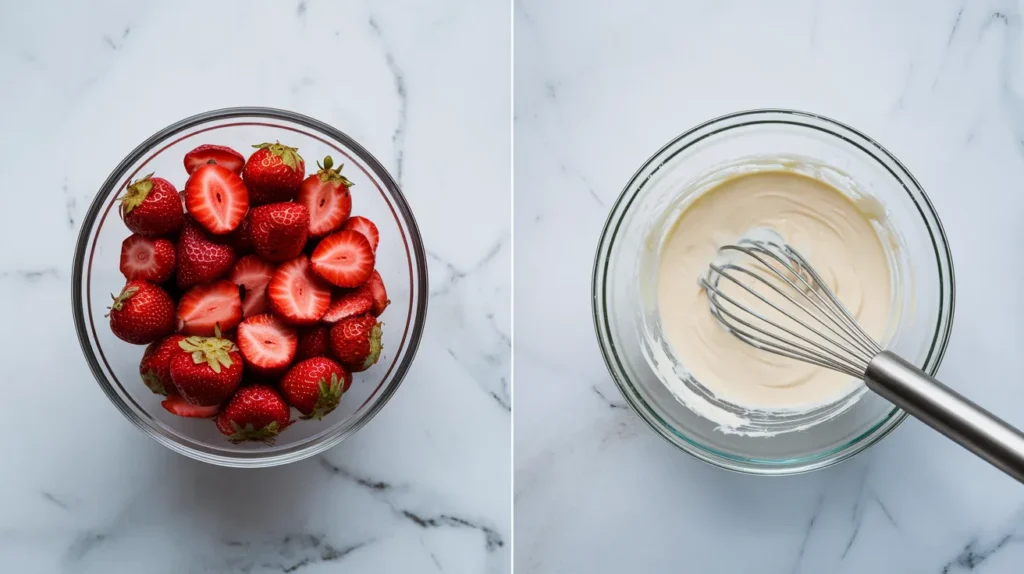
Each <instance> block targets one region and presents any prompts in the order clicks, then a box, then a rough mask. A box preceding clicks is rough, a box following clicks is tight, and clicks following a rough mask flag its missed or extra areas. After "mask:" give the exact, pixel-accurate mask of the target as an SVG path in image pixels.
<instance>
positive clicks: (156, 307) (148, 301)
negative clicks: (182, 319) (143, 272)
mask: <svg viewBox="0 0 1024 574" xmlns="http://www.w3.org/2000/svg"><path fill="white" fill-rule="evenodd" d="M111 297H113V298H114V303H113V304H112V305H111V306H110V314H109V315H108V316H109V317H110V330H111V331H113V332H114V335H116V336H117V338H118V339H121V340H122V341H127V342H129V343H134V344H136V345H148V344H150V343H152V342H153V341H156V340H157V339H159V338H161V337H164V336H167V335H170V334H171V333H172V332H174V301H172V300H171V298H170V297H169V296H168V295H167V293H165V292H164V290H163V289H161V288H159V287H157V286H156V285H153V284H152V283H150V282H148V281H141V280H138V279H136V280H134V281H129V282H128V284H127V285H125V286H124V289H122V290H121V294H120V295H116V296H115V295H111Z"/></svg>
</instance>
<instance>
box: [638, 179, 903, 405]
mask: <svg viewBox="0 0 1024 574" xmlns="http://www.w3.org/2000/svg"><path fill="white" fill-rule="evenodd" d="M873 217H875V215H872V214H871V213H869V212H868V211H865V210H863V209H861V208H860V207H859V206H858V205H857V203H855V202H854V201H853V200H851V199H850V198H848V197H847V196H846V195H844V194H843V193H842V192H841V191H839V190H838V189H836V188H834V187H832V186H831V185H829V184H828V183H825V182H823V181H819V180H817V179H813V178H811V177H808V176H804V175H801V174H798V173H794V172H787V171H769V172H761V173H754V174H749V175H742V176H738V177H734V178H731V179H727V180H725V181H723V182H722V183H720V184H718V185H716V186H714V187H713V188H711V189H709V190H708V191H707V192H705V193H704V194H703V195H702V196H701V197H699V198H698V199H697V200H696V201H694V203H693V204H692V205H690V206H689V207H688V208H686V209H685V210H684V211H683V213H682V214H681V215H680V217H679V219H678V220H677V221H676V223H675V225H674V227H673V228H672V229H671V231H670V232H669V234H668V236H667V238H666V239H665V241H664V243H663V246H662V255H661V261H660V266H659V273H658V291H657V295H658V306H659V313H660V316H661V322H662V327H663V329H664V333H665V337H666V338H667V340H668V342H669V343H670V344H671V346H672V348H673V350H674V352H675V354H676V356H677V358H678V360H679V361H680V362H681V363H682V365H683V366H684V367H685V369H686V370H687V371H688V372H689V373H690V374H692V375H693V376H694V377H696V379H697V380H698V381H699V382H700V383H701V384H702V385H703V386H704V387H706V388H707V389H708V390H709V391H711V392H712V393H714V394H715V395H716V396H717V397H718V398H719V399H722V400H725V401H728V402H730V403H733V404H735V405H739V406H741V407H746V408H755V409H794V410H800V409H806V408H809V407H813V406H817V405H822V404H827V403H830V402H833V401H835V400H838V399H840V398H842V397H843V396H845V395H846V394H847V393H849V392H850V391H851V390H852V389H853V388H854V385H857V384H859V383H858V382H857V381H854V380H852V379H851V378H850V377H849V376H848V375H843V374H839V373H835V372H832V371H829V370H827V369H824V368H821V367H817V366H813V365H807V364H804V363H800V362H798V361H795V360H793V359H788V358H785V357H780V356H778V355H774V354H772V353H769V352H766V351H763V350H759V349H755V348H753V347H750V346H748V345H747V344H746V343H743V342H742V341H740V340H738V339H737V338H735V337H734V336H733V335H731V334H730V333H729V332H728V331H726V330H725V329H724V328H723V327H722V326H721V325H720V324H719V323H718V321H717V320H716V319H715V318H714V317H713V316H712V315H711V313H710V311H709V310H708V301H707V297H706V295H705V293H704V291H703V290H702V289H701V287H700V286H699V284H698V280H699V278H700V277H701V276H703V275H704V274H705V273H707V270H708V264H709V263H711V262H712V261H714V260H715V258H716V255H717V251H718V248H719V247H720V246H722V245H724V244H728V243H735V242H736V241H737V240H738V239H739V238H741V237H743V236H744V235H745V234H747V233H749V232H750V231H751V230H753V229H761V228H768V229H771V230H774V231H775V232H777V233H778V234H780V235H781V236H782V237H783V238H784V239H785V240H786V242H787V243H789V244H790V245H791V246H793V247H794V248H795V249H796V250H797V251H799V252H800V253H801V254H802V255H803V256H804V257H805V258H807V259H808V261H809V262H810V263H811V265H812V266H813V267H814V268H815V269H816V270H817V271H818V273H819V274H820V275H821V276H822V278H823V279H824V280H825V282H826V283H827V284H828V286H829V287H830V288H831V289H832V290H833V292H835V294H836V296H837V297H838V298H839V300H840V301H842V303H843V304H844V305H845V306H846V307H847V309H849V310H850V312H851V313H852V314H853V315H854V316H855V317H856V319H857V321H858V322H859V323H860V325H861V326H862V327H863V328H864V330H865V331H867V332H868V333H869V334H870V335H871V336H872V337H874V338H875V340H880V339H881V338H882V337H883V335H884V334H885V330H886V328H887V325H888V322H889V314H890V305H891V297H890V293H891V289H892V287H891V281H890V270H889V263H888V259H887V257H886V252H885V250H884V249H883V246H882V242H881V240H880V239H879V235H878V233H877V232H876V230H875V228H874V227H873V226H872V218H873Z"/></svg>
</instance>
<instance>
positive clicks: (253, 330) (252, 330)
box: [238, 314, 298, 376]
mask: <svg viewBox="0 0 1024 574" xmlns="http://www.w3.org/2000/svg"><path fill="white" fill-rule="evenodd" d="M297 345H298V335H297V334H296V332H295V329H293V328H291V327H289V326H288V325H285V324H284V323H283V322H281V321H280V320H278V319H277V318H276V317H274V316H273V315H270V314H264V315H255V316H253V317H249V318H248V319H246V320H245V321H242V323H241V324H240V325H239V326H238V349H239V350H240V351H241V353H242V359H244V360H245V364H246V367H247V368H249V369H251V370H252V371H253V373H255V374H257V375H260V376H273V375H277V374H281V373H283V372H285V370H286V369H287V368H288V365H290V364H291V363H292V360H293V359H294V358H295V350H296V347H297Z"/></svg>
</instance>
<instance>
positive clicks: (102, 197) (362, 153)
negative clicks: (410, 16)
mask: <svg viewBox="0 0 1024 574" xmlns="http://www.w3.org/2000/svg"><path fill="white" fill-rule="evenodd" d="M245 117H250V118H268V119H272V120H280V121H284V122H291V123H294V124H298V125H300V126H302V127H304V128H307V129H310V130H313V131H316V132H319V133H320V134H322V135H324V136H327V137H329V138H332V139H334V140H336V141H337V142H339V143H341V144H342V145H343V146H345V147H346V148H348V149H349V150H351V151H352V152H353V153H354V154H355V155H356V156H357V157H358V158H359V160H360V161H363V162H364V163H365V164H366V166H367V167H368V168H369V169H370V170H371V171H372V172H373V173H374V175H375V176H376V177H377V178H379V179H380V181H381V183H382V184H383V186H384V188H385V190H386V191H387V194H388V195H389V196H390V198H391V200H392V201H394V203H395V209H396V210H397V211H398V213H399V214H400V215H401V219H402V220H403V223H404V224H405V225H406V226H407V228H408V232H409V244H410V248H411V250H412V253H413V257H414V259H415V261H413V262H412V265H411V267H412V269H413V273H414V276H415V277H416V279H417V286H416V289H415V290H414V292H413V293H412V294H411V295H412V296H413V297H415V298H416V307H415V309H414V312H413V316H412V324H411V330H410V332H409V338H408V346H407V347H406V350H405V356H404V357H403V358H402V360H401V362H399V363H398V364H396V365H395V370H394V373H393V377H392V380H391V383H390V384H388V385H387V386H386V387H385V388H383V389H381V391H380V392H381V395H380V397H379V398H378V399H377V401H376V402H374V404H372V405H370V408H369V409H367V410H366V412H364V413H363V414H362V415H360V416H359V417H358V418H357V419H356V420H354V421H353V423H352V424H351V426H349V427H348V428H345V429H342V428H339V429H337V430H336V431H334V432H331V433H329V434H327V435H324V436H322V437H321V438H320V439H319V440H318V441H316V442H307V443H304V444H302V445H301V446H297V447H296V448H294V449H286V450H283V451H281V452H277V453H274V454H273V455H269V456H259V455H258V454H255V455H254V456H246V457H233V456H226V455H220V454H213V453H209V452H205V451H203V450H199V449H196V448H193V447H192V446H189V445H187V444H183V443H182V442H179V441H178V440H176V439H175V438H173V437H171V436H169V435H167V434H165V433H163V432H160V431H159V430H157V429H155V428H153V425H152V424H151V423H150V422H148V421H145V420H143V419H141V418H140V417H139V416H138V415H137V414H136V413H135V412H134V411H133V410H132V409H131V408H130V407H129V406H128V405H126V404H125V403H124V401H123V400H122V399H121V397H120V396H119V395H118V393H117V391H116V390H115V389H114V388H113V386H112V385H111V383H110V381H108V380H107V377H106V375H105V374H104V372H103V369H102V367H101V366H100V364H99V362H98V361H97V359H96V356H95V353H94V352H93V350H92V342H91V341H92V339H91V337H90V334H89V330H88V327H87V324H86V323H87V318H86V317H85V313H84V311H83V301H84V300H83V292H82V281H83V277H84V272H85V261H86V255H87V248H88V246H89V243H90V241H91V238H92V233H91V232H90V231H91V230H92V229H93V226H94V225H95V223H96V220H97V218H98V217H99V215H100V213H101V212H102V210H103V208H104V206H105V204H106V201H107V199H108V197H109V195H110V193H111V192H113V191H114V190H116V189H117V187H118V185H119V182H121V180H122V179H123V178H124V177H125V176H126V175H127V174H128V171H129V170H130V169H131V167H132V166H133V165H135V164H136V163H137V162H138V161H139V160H141V159H142V158H143V157H144V156H145V155H146V154H147V153H149V152H151V151H152V150H153V149H154V148H156V147H157V146H159V145H160V144H161V143H163V142H165V141H166V140H167V139H169V138H170V137H172V136H174V135H176V134H178V133H181V132H183V131H185V130H188V129H190V128H194V127H197V126H201V125H203V124H207V123H211V122H216V121H221V120H227V119H237V118H245ZM428 282H429V275H428V271H427V263H426V248H425V247H424V245H423V236H422V235H421V233H420V230H419V226H418V225H417V223H416V218H415V216H414V215H413V213H412V209H411V207H410V206H409V203H408V202H407V201H406V199H405V195H404V194H403V193H402V191H401V189H400V188H399V186H398V183H397V182H396V181H395V180H394V178H393V177H392V176H391V174H390V173H389V172H388V170H387V169H386V168H385V167H384V165H383V164H381V163H380V161H378V160H377V158H376V157H374V156H373V154H371V153H370V152H369V151H367V150H366V148H364V147H363V146H362V145H360V144H359V143H358V142H356V141H355V140H354V139H353V138H351V137H350V136H348V135H347V134H345V133H343V132H342V131H340V130H338V129H336V128H334V127H332V126H330V125H328V124H326V123H324V122H321V121H320V120H317V119H314V118H311V117H309V116H306V115H303V114H299V113H296V112H292V111H288V110H282V109H277V108H268V107H231V108H221V109H216V110H210V111H206V112H202V113H199V114H196V115H193V116H190V117H187V118H185V119H182V120H179V121H177V122H175V123H173V124H171V125H169V126H167V127H165V128H163V129H161V130H159V131H157V132H156V133H154V134H153V135H152V136H150V137H148V138H146V139H145V140H144V141H143V142H142V143H141V144H139V145H138V146H136V147H135V149H133V150H132V151H131V152H130V153H129V154H128V155H127V156H125V158H124V159H122V160H121V162H120V163H118V164H117V166H116V167H115V168H114V169H113V170H112V171H111V172H110V175H108V176H107V178H106V179H105V180H104V182H103V184H102V185H101V186H100V187H99V189H98V190H97V192H96V195H95V197H94V198H93V200H92V202H91V203H90V205H89V209H88V211H87V212H86V215H85V217H84V219H83V220H82V226H81V228H80V229H79V233H78V240H77V243H76V245H75V254H74V259H73V262H72V276H71V303H72V315H73V317H74V322H75V332H76V334H77V336H78V342H79V345H80V346H81V348H82V354H83V356H84V357H85V360H86V362H87V363H88V364H89V370H90V371H91V372H92V375H93V378H94V379H96V382H97V384H98V385H99V386H100V388H101V389H102V390H103V392H104V394H106V395H107V398H108V399H109V400H110V401H111V402H112V403H113V404H114V406H116V407H117V409H118V410H119V411H120V412H121V414H122V415H124V416H125V418H127V419H128V420H129V421H131V422H132V424H134V425H135V426H136V427H138V428H140V429H142V430H143V431H144V432H145V433H146V434H147V435H149V436H150V437H152V438H153V439H155V440H156V441H157V442H159V443H160V444H163V445H164V446H166V447H168V448H170V449H171V450H173V451H175V452H178V453H180V454H183V455H185V456H188V457H189V458H193V459H195V460H199V461H202V462H207V463H211V464H215V465H219V466H227V467H239V468H259V467H269V466H277V465H282V464H288V463H292V462H296V461H299V460H303V459H305V458H308V457H312V456H315V455H317V454H319V453H321V452H324V451H325V450H327V449H329V448H331V447H333V446H335V445H337V444H338V443H340V442H341V441H342V440H344V439H345V438H347V437H349V436H351V435H352V434H354V433H355V432H356V431H358V430H359V429H361V428H362V427H363V426H364V425H365V424H366V423H368V422H369V421H370V419H372V418H373V417H374V416H376V415H377V413H378V412H380V410H381V409H382V408H383V407H384V405H385V404H386V403H387V402H388V401H389V400H390V399H391V397H392V396H393V395H394V393H395V391H397V390H398V387H399V386H400V385H401V383H402V381H403V380H404V379H405V376H406V374H408V371H409V368H410V367H411V365H412V362H413V360H414V359H415V357H416V352H417V351H418V349H419V344H420V339H421V338H422V335H423V328H424V325H425V323H426V316H427V305H428V302H429V296H428V295H429V287H428ZM97 344H98V343H97Z"/></svg>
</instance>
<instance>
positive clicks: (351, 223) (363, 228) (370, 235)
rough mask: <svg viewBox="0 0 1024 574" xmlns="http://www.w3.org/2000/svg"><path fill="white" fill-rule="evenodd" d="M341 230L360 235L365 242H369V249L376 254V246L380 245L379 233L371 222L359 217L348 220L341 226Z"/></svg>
mask: <svg viewBox="0 0 1024 574" xmlns="http://www.w3.org/2000/svg"><path fill="white" fill-rule="evenodd" d="M341 228H342V229H344V230H348V231H358V232H359V233H362V234H363V235H364V236H365V237H366V240H367V241H369V242H370V249H372V250H373V252H374V253H377V244H378V243H380V232H378V231H377V226H376V225H374V224H373V222H372V221H370V220H369V219H366V218H365V217H363V216H361V215H357V216H355V217H352V218H350V219H349V220H348V221H346V222H345V225H342V226H341Z"/></svg>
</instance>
